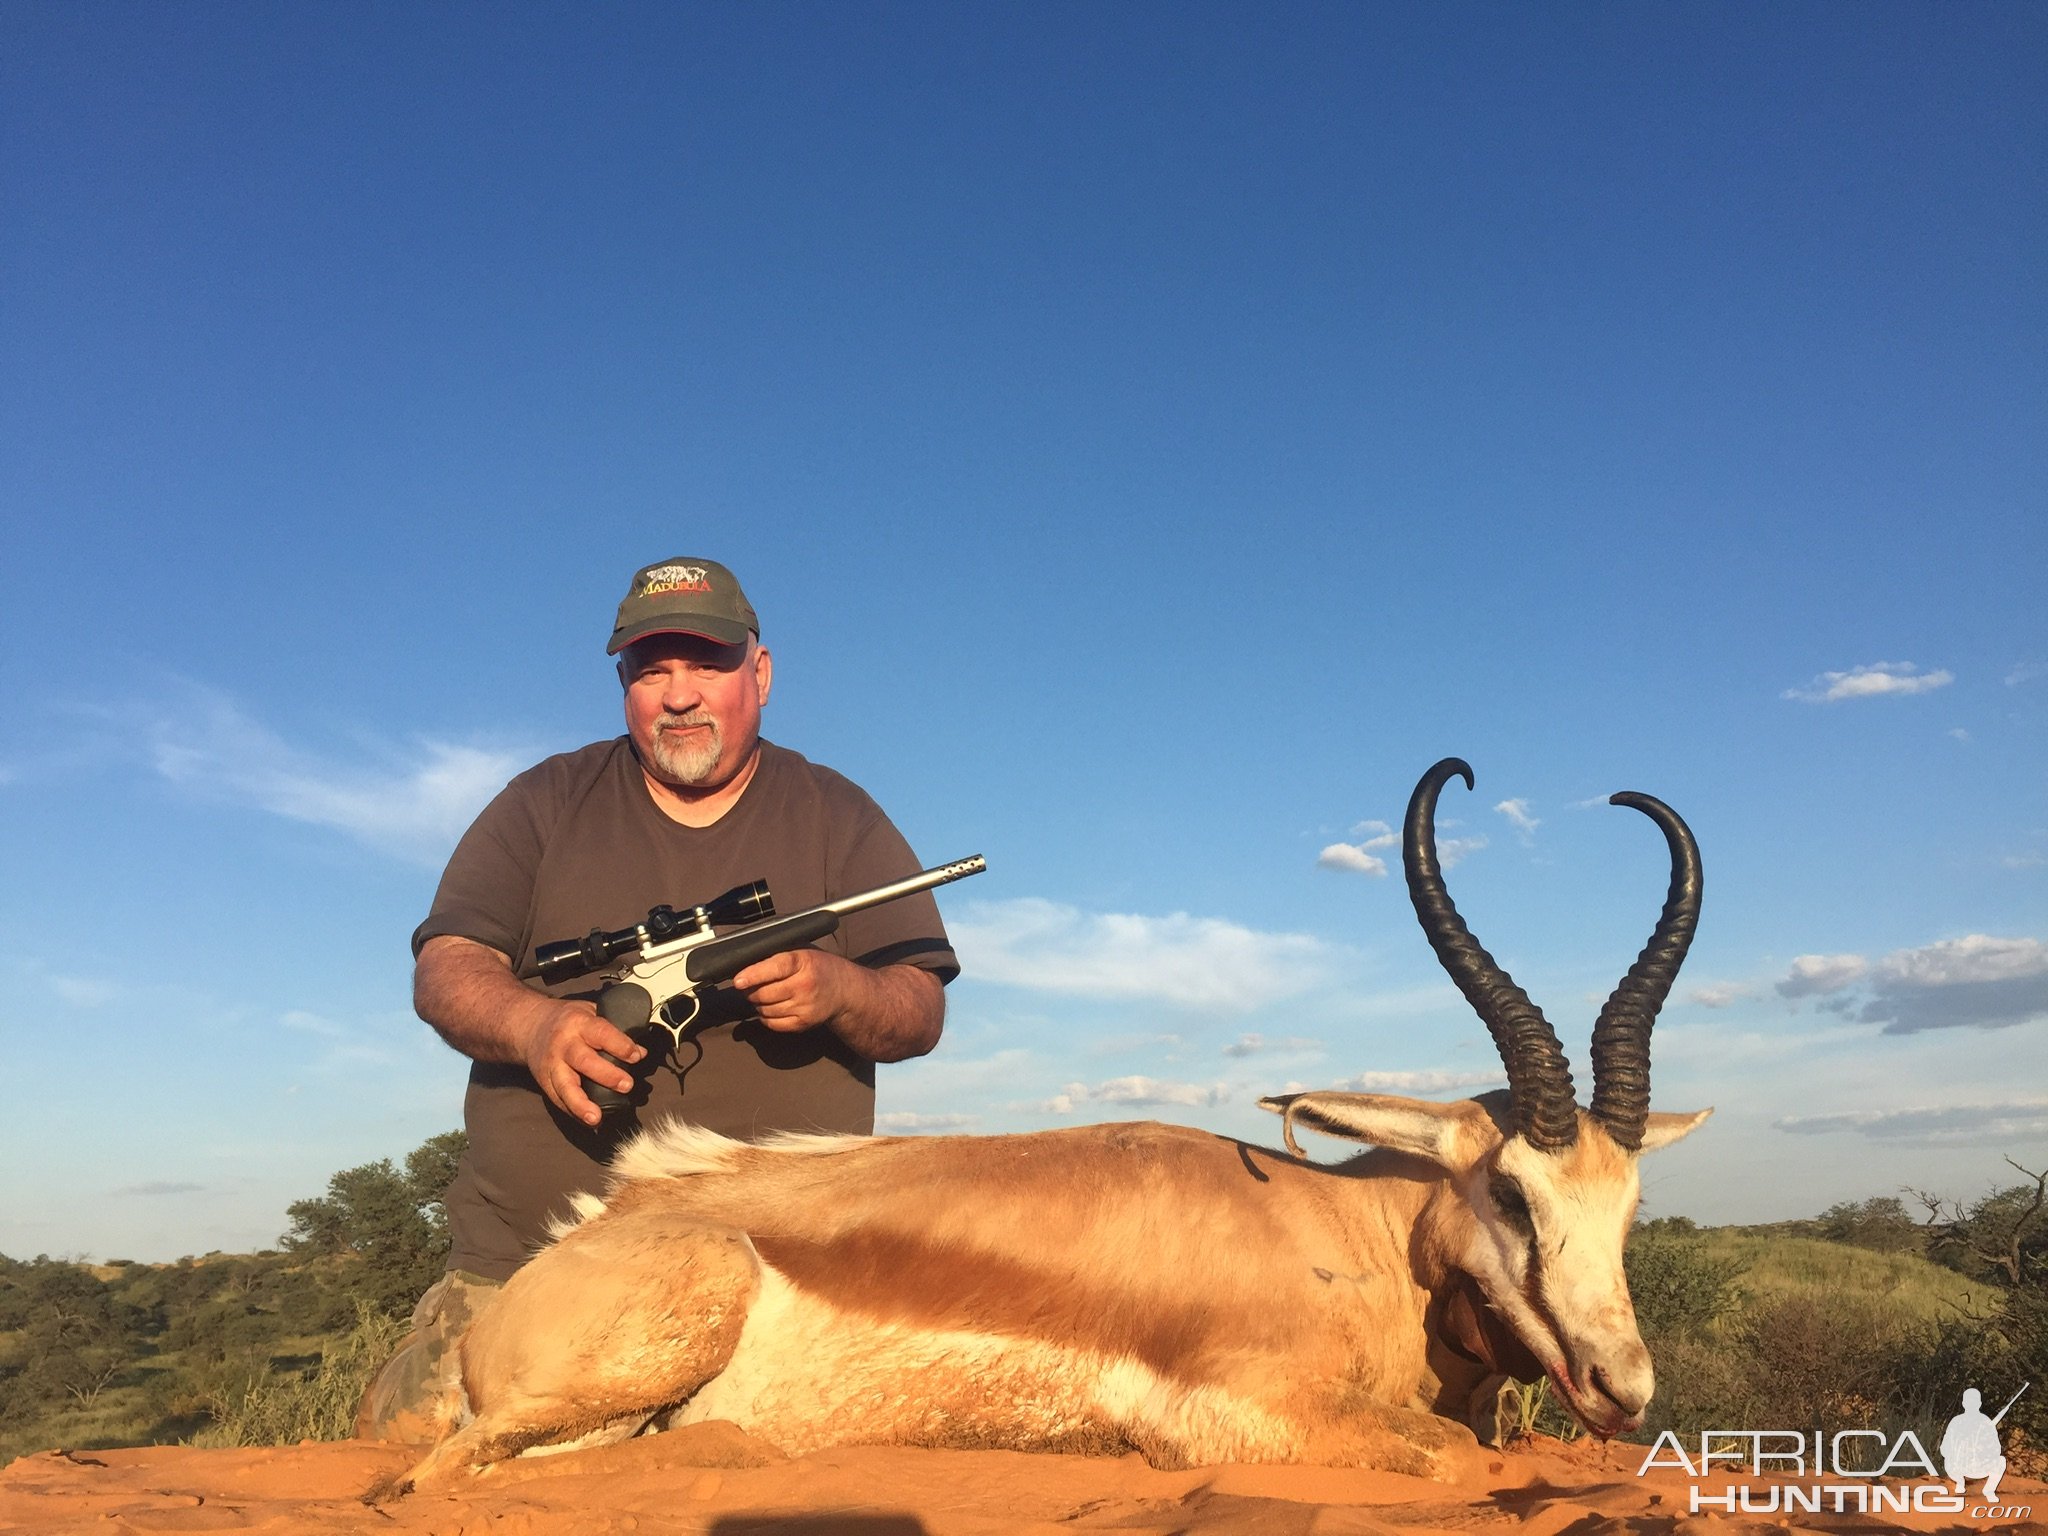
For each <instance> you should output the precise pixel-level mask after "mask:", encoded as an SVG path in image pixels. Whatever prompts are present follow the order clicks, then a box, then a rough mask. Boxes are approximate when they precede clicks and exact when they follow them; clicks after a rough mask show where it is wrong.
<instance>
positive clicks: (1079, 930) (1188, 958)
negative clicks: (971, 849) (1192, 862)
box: [947, 897, 1329, 1012]
mask: <svg viewBox="0 0 2048 1536" xmlns="http://www.w3.org/2000/svg"><path fill="white" fill-rule="evenodd" d="M947 929H948V931H949V932H950V933H951V935H952V938H953V947H954V948H955V949H956V950H957V951H958V952H959V955H960V959H961V963H962V965H963V966H964V967H965V968H966V971H967V974H968V975H970V976H972V977H973V978H974V979H975V980H976V981H977V982H995V983H998V984H1000V985H1003V986H1010V987H1023V988H1027V989H1030V990H1033V991H1040V992H1059V993H1066V994H1070V995H1079V996H1087V997H1101V998H1146V999H1151V1000H1154V1001H1159V1002H1166V1003H1171V1004H1174V1005H1175V1006H1177V1007H1182V1008H1195V1009H1203V1010H1211V1011H1216V1012H1242V1011H1244V1010H1247V1009H1250V1008H1254V1007H1257V1006H1260V1005H1262V1004H1266V1003H1270V1002H1272V1001H1273V1000H1274V999H1276V998H1282V997H1290V996H1293V995H1295V994H1297V993H1300V992H1303V991H1306V990H1308V989H1309V988H1310V987H1313V986H1314V985H1316V984H1317V983H1318V982H1319V981H1320V980H1321V979H1322V977H1323V974H1324V972H1325V971H1326V969H1327V962H1328V959H1329V955H1328V951H1327V949H1326V948H1325V946H1324V945H1323V944H1322V943H1321V942H1320V941H1319V940H1317V939H1314V938H1311V937H1309V936H1308V935H1306V934H1298V933H1262V932H1259V931H1258V930H1256V929H1252V928H1246V927H1244V926H1242V925H1241V924H1238V923H1233V922H1229V921H1227V920H1225V919H1223V918H1217V917H1192V916H1190V915H1189V914H1187V913H1185V912H1175V913H1172V914H1170V915H1169V916H1166V917H1146V916H1142V915H1140V914H1136V913H1127V912H1095V913H1089V912H1083V911H1081V910H1079V909H1078V908H1075V907H1070V906H1065V905H1062V904H1060V903H1058V902H1052V901H1046V900H1043V899H1041V898H1038V897H1024V898H1022V899H1020V900H1016V901H1003V902H975V903H972V904H971V905H969V906H968V908H967V909H966V912H965V913H964V914H963V915H962V916H961V917H960V918H958V919H957V920H949V921H948V923H947Z"/></svg>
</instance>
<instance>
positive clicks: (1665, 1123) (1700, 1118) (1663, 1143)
mask: <svg viewBox="0 0 2048 1536" xmlns="http://www.w3.org/2000/svg"><path fill="white" fill-rule="evenodd" d="M1712 1113H1713V1111H1712V1110H1711V1109H1700V1110H1695V1111H1694V1112H1693V1113H1691V1114H1689V1115H1665V1114H1658V1113H1655V1112H1653V1113H1652V1114H1651V1115H1650V1118H1649V1119H1648V1120H1647V1121H1645V1122H1644V1124H1643V1150H1644V1151H1645V1152H1655V1151H1656V1150H1658V1149H1659V1148H1660V1147H1668V1146H1670V1145H1671V1143H1673V1142H1674V1141H1683V1140H1685V1138H1686V1137H1688V1136H1690V1135H1691V1134H1692V1133H1693V1132H1694V1131H1696V1130H1698V1129H1699V1128H1700V1127H1701V1126H1703V1125H1705V1124H1706V1123H1707V1116H1709V1115H1711V1114H1712Z"/></svg>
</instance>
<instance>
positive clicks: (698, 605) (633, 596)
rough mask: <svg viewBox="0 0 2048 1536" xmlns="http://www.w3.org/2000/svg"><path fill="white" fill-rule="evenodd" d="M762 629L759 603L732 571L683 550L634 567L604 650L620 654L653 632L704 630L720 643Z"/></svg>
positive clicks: (735, 642)
mask: <svg viewBox="0 0 2048 1536" xmlns="http://www.w3.org/2000/svg"><path fill="white" fill-rule="evenodd" d="M760 632H761V621H760V620H759V619H757V618H755V617H754V605H753V604H752V603H750V602H748V601H747V594H746V593H744V592H742V591H741V590H740V584H739V579H738V578H737V577H735V576H734V575H733V573H732V572H731V571H728V570H727V569H726V568H725V567H724V566H722V565H720V564H719V563H718V562H717V561H716V560H698V559H694V558H692V557H691V556H688V555H679V556H677V557H676V558H675V559H673V560H663V561H661V562H660V563H659V564H657V565H644V566H642V567H641V568H640V569H639V570H637V571H635V572H634V573H633V584H632V585H631V586H629V587H628V588H626V600H625V601H624V602H623V603H620V604H619V616H618V618H617V619H616V620H615V621H614V622H613V624H612V643H611V644H610V645H609V646H607V647H606V648H605V650H606V654H608V655H612V656H616V655H618V653H619V652H620V651H623V650H624V649H625V648H626V647H627V646H629V645H631V644H632V643H633V642H634V641H635V640H641V639H645V638H646V637H647V636H648V635H702V636H703V637H704V638H705V639H707V640H716V641H717V642H718V643H719V644H720V645H743V644H745V643H746V639H747V636H748V635H758V634H759V633H760Z"/></svg>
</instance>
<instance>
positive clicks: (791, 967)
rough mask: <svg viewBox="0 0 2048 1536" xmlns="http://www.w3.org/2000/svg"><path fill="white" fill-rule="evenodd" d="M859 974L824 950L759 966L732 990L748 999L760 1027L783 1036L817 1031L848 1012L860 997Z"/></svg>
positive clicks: (789, 954)
mask: <svg viewBox="0 0 2048 1536" xmlns="http://www.w3.org/2000/svg"><path fill="white" fill-rule="evenodd" d="M860 970H861V967H860V966H857V965H855V964H854V963H853V962H852V961H851V960H842V959H841V958H840V957H839V956H837V955H828V954H826V953H825V951H824V950H822V949H790V950H785V951H783V952H782V953H781V954H779V955H770V956H769V957H768V958H767V959H766V960H757V961H755V962H754V964H752V965H750V966H748V967H747V968H746V969H745V970H744V971H741V972H740V973H739V975H737V976H735V977H733V979H732V984H733V986H735V987H736V988H738V989H739V990H740V991H742V992H744V993H746V994H747V1001H748V1002H750V1003H752V1004H753V1005H754V1012H755V1014H756V1015H757V1016H759V1018H760V1020H761V1022H762V1023H763V1024H766V1025H767V1026H768V1027H769V1028H770V1029H772V1030H776V1031H779V1032H780V1033H782V1034H786V1035H790V1034H795V1033H796V1032H797V1031H799V1030H805V1029H816V1028H817V1027H818V1026H819V1025H820V1024H829V1023H831V1022H832V1021H833V1020H834V1019H836V1018H838V1017H839V1015H840V1014H842V1013H844V1012H846V1009H847V1005H848V1004H849V1003H850V1002H852V1001H853V999H854V997H855V996H856V995H858V991H859V988H860V985H861V979H862V978H861V977H860V976H859V975H856V974H850V973H856V972H859V971H860Z"/></svg>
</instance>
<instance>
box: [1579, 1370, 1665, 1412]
mask: <svg viewBox="0 0 2048 1536" xmlns="http://www.w3.org/2000/svg"><path fill="white" fill-rule="evenodd" d="M1645 1375H1646V1376H1647V1373H1645ZM1592 1387H1593V1390H1594V1391H1595V1392H1598V1393H1599V1394H1600V1395H1601V1396H1602V1397H1604V1398H1606V1399H1607V1401H1608V1402H1610V1403H1612V1404H1614V1406H1615V1408H1616V1409H1618V1410H1619V1411H1620V1413H1621V1415H1622V1417H1623V1418H1628V1419H1633V1418H1636V1417H1637V1416H1639V1415H1640V1414H1641V1413H1642V1411H1643V1410H1644V1409H1645V1408H1647V1407H1649V1405H1650V1395H1651V1391H1652V1389H1651V1386H1650V1384H1649V1382H1648V1381H1647V1380H1645V1381H1644V1382H1643V1383H1642V1384H1641V1385H1640V1386H1638V1384H1637V1383H1635V1382H1633V1381H1625V1382H1623V1383H1621V1384H1617V1383H1616V1382H1615V1380H1614V1379H1613V1378H1612V1377H1611V1376H1609V1375H1608V1374H1607V1368H1606V1367H1605V1366H1599V1365H1596V1366H1594V1367H1593V1372H1592Z"/></svg>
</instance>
